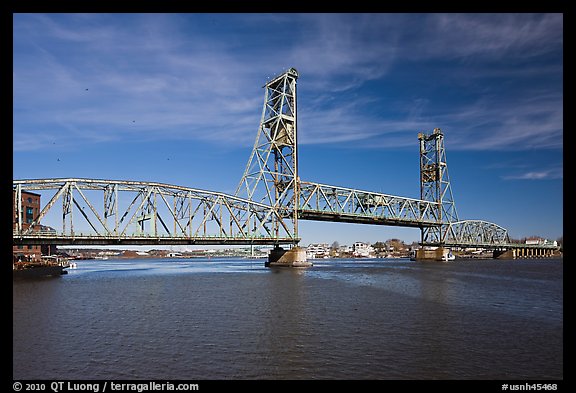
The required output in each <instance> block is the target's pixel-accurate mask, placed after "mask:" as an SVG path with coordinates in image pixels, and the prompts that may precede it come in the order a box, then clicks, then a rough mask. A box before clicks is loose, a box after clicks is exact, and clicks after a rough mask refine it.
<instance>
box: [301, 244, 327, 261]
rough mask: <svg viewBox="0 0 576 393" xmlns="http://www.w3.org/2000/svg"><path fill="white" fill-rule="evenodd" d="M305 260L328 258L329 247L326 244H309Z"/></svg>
mask: <svg viewBox="0 0 576 393" xmlns="http://www.w3.org/2000/svg"><path fill="white" fill-rule="evenodd" d="M306 258H309V259H318V258H330V246H329V245H328V244H326V243H320V244H310V245H309V246H308V247H306Z"/></svg>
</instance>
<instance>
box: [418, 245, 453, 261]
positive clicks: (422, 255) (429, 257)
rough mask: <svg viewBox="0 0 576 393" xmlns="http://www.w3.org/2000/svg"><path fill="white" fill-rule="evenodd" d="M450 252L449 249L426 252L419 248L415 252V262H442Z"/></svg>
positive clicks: (439, 248) (440, 248) (441, 248)
mask: <svg viewBox="0 0 576 393" xmlns="http://www.w3.org/2000/svg"><path fill="white" fill-rule="evenodd" d="M449 252H450V249H449V248H445V247H438V248H436V249H435V250H426V249H424V248H419V249H418V250H416V260H417V261H422V262H427V261H428V262H429V261H443V260H445V258H446V256H447V255H448V253H449Z"/></svg>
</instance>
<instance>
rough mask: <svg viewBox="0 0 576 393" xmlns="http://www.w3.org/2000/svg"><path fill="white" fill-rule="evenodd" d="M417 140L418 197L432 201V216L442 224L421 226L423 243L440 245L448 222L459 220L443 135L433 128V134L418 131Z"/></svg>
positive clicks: (446, 230) (431, 217)
mask: <svg viewBox="0 0 576 393" xmlns="http://www.w3.org/2000/svg"><path fill="white" fill-rule="evenodd" d="M418 140H419V141H420V199H422V200H425V201H429V202H435V203H436V206H437V208H436V209H432V210H431V211H430V213H429V214H430V216H429V217H426V218H428V219H432V220H434V221H437V222H439V223H442V224H443V225H441V226H438V227H428V228H422V231H421V232H422V233H421V234H422V239H421V240H422V244H423V245H424V244H429V245H442V244H443V243H444V242H445V241H446V236H447V234H448V230H449V225H448V223H451V222H456V221H458V214H457V213H456V205H455V204H454V197H453V195H452V188H451V187H450V177H449V176H448V165H447V164H446V150H445V149H444V134H443V133H442V131H441V130H440V129H439V128H435V129H434V131H433V132H432V134H430V135H425V134H423V133H419V134H418Z"/></svg>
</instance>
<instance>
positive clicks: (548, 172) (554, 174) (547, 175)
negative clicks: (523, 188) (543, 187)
mask: <svg viewBox="0 0 576 393" xmlns="http://www.w3.org/2000/svg"><path fill="white" fill-rule="evenodd" d="M562 178H563V171H562V168H548V169H542V170H532V171H527V172H518V173H515V174H511V175H505V176H502V179H504V180H555V179H562Z"/></svg>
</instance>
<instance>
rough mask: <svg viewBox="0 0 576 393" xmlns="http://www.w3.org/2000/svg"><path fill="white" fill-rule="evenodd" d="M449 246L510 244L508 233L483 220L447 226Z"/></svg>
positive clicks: (444, 242) (446, 241)
mask: <svg viewBox="0 0 576 393" xmlns="http://www.w3.org/2000/svg"><path fill="white" fill-rule="evenodd" d="M444 233H445V234H446V236H445V238H444V239H443V241H442V243H443V244H444V245H447V246H466V245H470V246H477V247H482V246H484V247H494V246H505V245H509V244H510V238H509V237H508V231H507V230H506V229H505V228H503V227H501V226H499V225H496V224H494V223H492V222H487V221H482V220H463V221H456V222H451V223H447V224H445V231H444Z"/></svg>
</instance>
